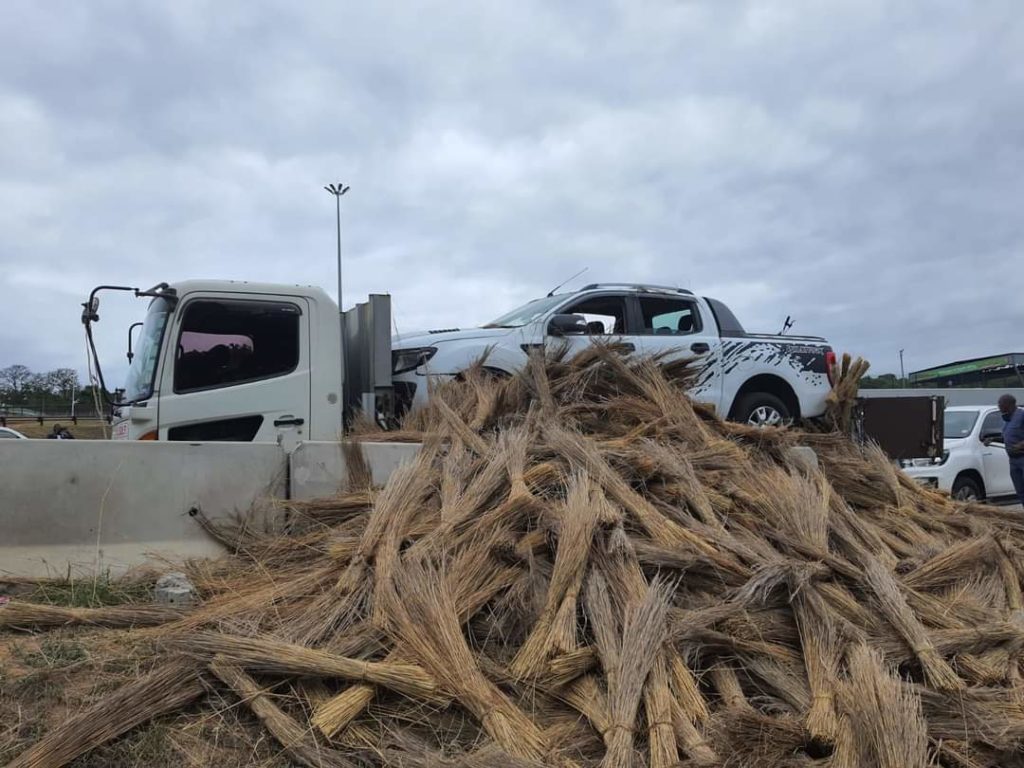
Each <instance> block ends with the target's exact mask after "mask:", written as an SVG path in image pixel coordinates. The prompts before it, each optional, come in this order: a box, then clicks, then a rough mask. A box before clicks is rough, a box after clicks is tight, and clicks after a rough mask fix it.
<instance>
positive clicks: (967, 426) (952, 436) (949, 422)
mask: <svg viewBox="0 0 1024 768" xmlns="http://www.w3.org/2000/svg"><path fill="white" fill-rule="evenodd" d="M977 420H978V412H977V411H946V413H945V414H944V415H943V419H942V436H943V437H945V438H946V439H948V440H956V439H958V438H961V437H967V436H968V435H970V434H971V430H972V429H974V423H975V422H976V421H977Z"/></svg>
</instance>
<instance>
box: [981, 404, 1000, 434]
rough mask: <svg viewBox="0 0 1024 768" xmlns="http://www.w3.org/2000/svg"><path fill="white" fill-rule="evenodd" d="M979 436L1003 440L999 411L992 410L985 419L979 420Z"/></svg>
mask: <svg viewBox="0 0 1024 768" xmlns="http://www.w3.org/2000/svg"><path fill="white" fill-rule="evenodd" d="M980 438H981V439H982V440H984V439H985V438H992V439H993V440H998V441H999V442H1002V441H1003V415H1002V414H1001V413H999V411H992V413H990V414H989V415H988V416H986V417H985V420H984V421H983V422H981V435H980Z"/></svg>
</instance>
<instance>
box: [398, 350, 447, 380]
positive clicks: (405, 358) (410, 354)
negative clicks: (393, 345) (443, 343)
mask: <svg viewBox="0 0 1024 768" xmlns="http://www.w3.org/2000/svg"><path fill="white" fill-rule="evenodd" d="M435 354H437V347H417V348H415V349H396V350H395V351H394V352H392V353H391V373H392V374H396V373H405V372H406V371H412V370H414V369H416V368H419V367H420V366H421V365H423V364H424V363H426V362H427V361H428V360H429V359H430V358H432V357H433V356H434V355H435Z"/></svg>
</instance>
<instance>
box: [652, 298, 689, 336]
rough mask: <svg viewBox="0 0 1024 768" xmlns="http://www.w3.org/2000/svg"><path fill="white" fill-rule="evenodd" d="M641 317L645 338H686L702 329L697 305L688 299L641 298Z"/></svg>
mask: <svg viewBox="0 0 1024 768" xmlns="http://www.w3.org/2000/svg"><path fill="white" fill-rule="evenodd" d="M640 316H641V318H642V320H643V328H642V329H641V331H640V333H642V334H644V335H645V336H652V335H657V336H661V335H669V336H685V335H687V334H690V333H698V332H699V331H700V330H701V329H702V328H703V326H702V324H701V320H700V313H699V312H698V311H697V305H696V304H695V303H694V302H692V301H690V300H688V299H677V298H674V297H668V296H641V297H640Z"/></svg>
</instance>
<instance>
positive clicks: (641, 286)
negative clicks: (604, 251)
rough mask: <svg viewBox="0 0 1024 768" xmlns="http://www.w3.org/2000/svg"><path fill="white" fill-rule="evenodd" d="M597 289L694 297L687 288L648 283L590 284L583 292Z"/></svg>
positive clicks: (583, 288) (585, 286) (584, 287)
mask: <svg viewBox="0 0 1024 768" xmlns="http://www.w3.org/2000/svg"><path fill="white" fill-rule="evenodd" d="M595 288H635V289H637V290H639V291H657V292H658V293H683V294H686V295H688V296H693V291H689V290H687V289H686V288H677V287H675V286H673V285H648V284H646V283H590V284H589V285H584V286H583V287H582V288H581V289H580V290H581V291H592V290H594V289H595Z"/></svg>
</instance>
